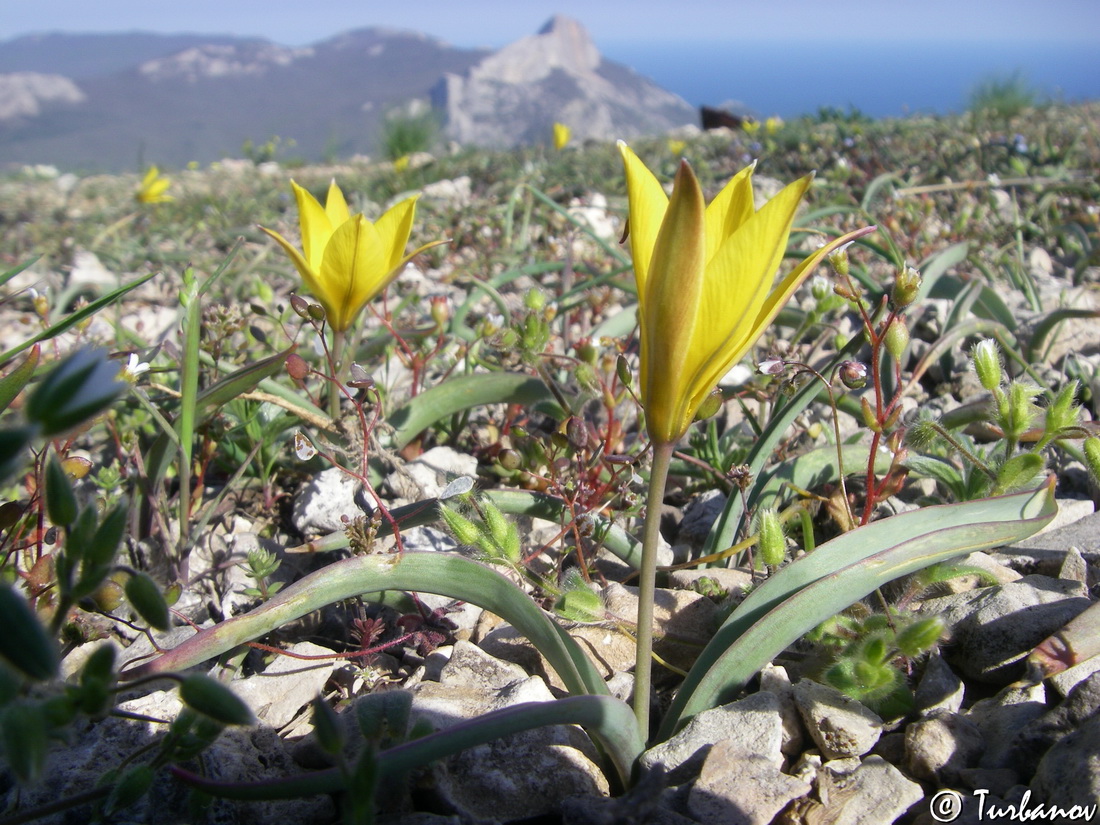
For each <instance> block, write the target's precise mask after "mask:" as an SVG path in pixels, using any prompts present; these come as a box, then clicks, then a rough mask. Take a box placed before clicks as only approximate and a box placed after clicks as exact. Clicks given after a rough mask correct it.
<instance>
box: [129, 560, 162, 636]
mask: <svg viewBox="0 0 1100 825" xmlns="http://www.w3.org/2000/svg"><path fill="white" fill-rule="evenodd" d="M126 598H127V599H129V600H130V606H131V607H133V608H134V610H135V611H136V612H137V614H138V615H139V616H141V618H142V619H144V620H145V621H147V622H148V623H149V624H150V625H151V626H152V627H154V628H156V629H157V630H167V629H168V628H169V627H171V618H170V616H169V614H168V603H167V602H165V601H164V596H163V595H161V592H160V588H159V587H157V583H156V582H155V581H153V580H152V579H151V578H149V576H147V575H146V574H145V573H137V574H135V575H133V576H130V578H129V579H128V580H127V582H126Z"/></svg>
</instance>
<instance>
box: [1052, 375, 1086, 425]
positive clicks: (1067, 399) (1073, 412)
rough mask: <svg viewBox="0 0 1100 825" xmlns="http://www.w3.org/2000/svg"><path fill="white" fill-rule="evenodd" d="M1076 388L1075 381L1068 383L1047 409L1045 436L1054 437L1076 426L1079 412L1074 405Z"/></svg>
mask: <svg viewBox="0 0 1100 825" xmlns="http://www.w3.org/2000/svg"><path fill="white" fill-rule="evenodd" d="M1077 387H1078V385H1077V381H1075V380H1074V381H1070V382H1069V383H1068V384H1066V385H1065V386H1064V387H1062V389H1060V390H1059V391H1058V394H1057V395H1056V396H1054V400H1053V401H1051V402H1050V405H1049V406H1048V407H1047V416H1046V434H1047V435H1049V436H1050V437H1052V438H1053V437H1056V436H1057V434H1058V433H1060V432H1061V431H1062V430H1065V429H1068V428H1070V427H1072V426H1074V425H1076V424H1077V418H1078V416H1079V415H1080V410H1079V409H1078V407H1077V404H1076V403H1075V402H1076V398H1077Z"/></svg>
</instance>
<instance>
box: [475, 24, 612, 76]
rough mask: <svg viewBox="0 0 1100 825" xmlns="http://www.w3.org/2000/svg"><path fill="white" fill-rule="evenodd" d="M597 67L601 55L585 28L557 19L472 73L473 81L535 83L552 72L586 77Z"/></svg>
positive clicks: (509, 47) (488, 60)
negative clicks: (560, 71) (559, 71)
mask: <svg viewBox="0 0 1100 825" xmlns="http://www.w3.org/2000/svg"><path fill="white" fill-rule="evenodd" d="M599 65H600V52H599V50H598V49H597V48H596V44H595V43H593V42H592V39H591V38H590V37H589V36H588V32H587V31H586V30H585V28H584V26H582V25H581V24H580V23H578V22H577V21H576V20H573V19H572V18H569V17H564V16H563V15H560V14H559V15H556V16H554V17H552V18H550V20H549V21H548V22H547V23H546V25H544V26H543V27H542V28H541V29H539V32H538V34H534V35H531V36H530V37H523V38H521V39H519V40H517V41H516V42H515V43H511V44H509V45H507V46H505V47H504V48H503V49H501V50H500V51H498V52H496V53H495V54H493V55H491V56H489V57H487V58H486V59H485V60H483V61H482V62H481V63H480V64H479V65H478V66H477V67H476V68H474V69H473V70H472V72H471V77H472V78H476V79H485V80H495V81H498V82H501V83H534V82H536V81H538V80H542V79H543V78H544V77H546V76H547V75H549V74H550V73H551V72H552V71H554V70H555V69H561V70H562V71H564V72H566V73H568V74H572V75H585V74H590V73H591V72H593V71H595V70H596V68H597V67H598V66H599Z"/></svg>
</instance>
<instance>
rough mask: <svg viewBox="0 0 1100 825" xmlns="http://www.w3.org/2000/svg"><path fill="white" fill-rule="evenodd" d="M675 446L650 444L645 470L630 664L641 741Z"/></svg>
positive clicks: (645, 731)
mask: <svg viewBox="0 0 1100 825" xmlns="http://www.w3.org/2000/svg"><path fill="white" fill-rule="evenodd" d="M675 449H676V445H675V443H672V442H667V443H661V444H658V443H655V444H654V445H653V466H652V467H651V468H650V471H649V490H648V493H647V498H646V511H645V527H644V528H643V531H642V565H641V567H640V568H639V571H638V637H637V638H638V644H637V648H636V650H637V654H636V656H635V662H634V715H635V717H636V718H637V720H638V732H639V733H640V734H641V737H642V739H643V740H646V739H648V738H649V693H650V689H651V686H652V684H653V601H654V598H655V596H656V591H657V545H658V544H659V543H660V540H661V503H662V502H663V501H664V500H665V485H666V483H667V482H668V467H669V464H670V463H671V461H672V453H673V451H674V450H675Z"/></svg>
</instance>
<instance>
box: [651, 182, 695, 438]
mask: <svg viewBox="0 0 1100 825" xmlns="http://www.w3.org/2000/svg"><path fill="white" fill-rule="evenodd" d="M650 263H651V265H652V268H653V272H654V273H660V277H653V278H650V279H649V280H648V281H646V283H645V284H644V285H641V284H640V285H639V299H640V300H641V312H640V313H639V319H640V324H641V334H642V354H641V362H642V376H641V391H642V393H641V394H642V406H643V407H644V408H645V411H646V429H647V430H648V431H649V434H650V437H651V438H652V439H654V440H655V441H658V442H662V443H664V442H670V441H675V440H677V439H678V438H679V437H680V436H681V435H682V434H683V431H682V430H681V429H680V422H681V420H682V418H683V416H684V409H683V405H684V400H685V397H686V395H687V391H688V390H689V389H690V387H688V386H686V385H685V383H684V382H685V380H688V379H690V375H691V367H692V362H693V360H695V359H697V358H698V353H697V352H696V351H695V347H694V345H693V344H692V342H694V341H695V340H696V339H697V338H698V337H699V334H700V330H699V328H698V326H699V324H700V322H701V321H702V320H703V313H701V312H700V309H701V307H700V301H701V300H703V298H704V295H705V293H706V280H707V278H706V204H705V202H704V200H703V190H702V189H701V188H700V187H699V181H698V180H696V178H695V175H694V173H693V172H692V171H691V167H690V166H688V165H687V163H686V162H682V163H681V164H680V169H679V171H678V172H677V173H676V181H675V183H674V185H673V188H672V198H671V200H670V201H669V203H668V209H667V211H666V212H665V216H664V220H663V221H662V222H661V229H660V232H659V233H658V235H657V241H656V243H655V244H654V247H653V257H652V260H651V262H650ZM691 412H692V413H694V410H692V411H691Z"/></svg>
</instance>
